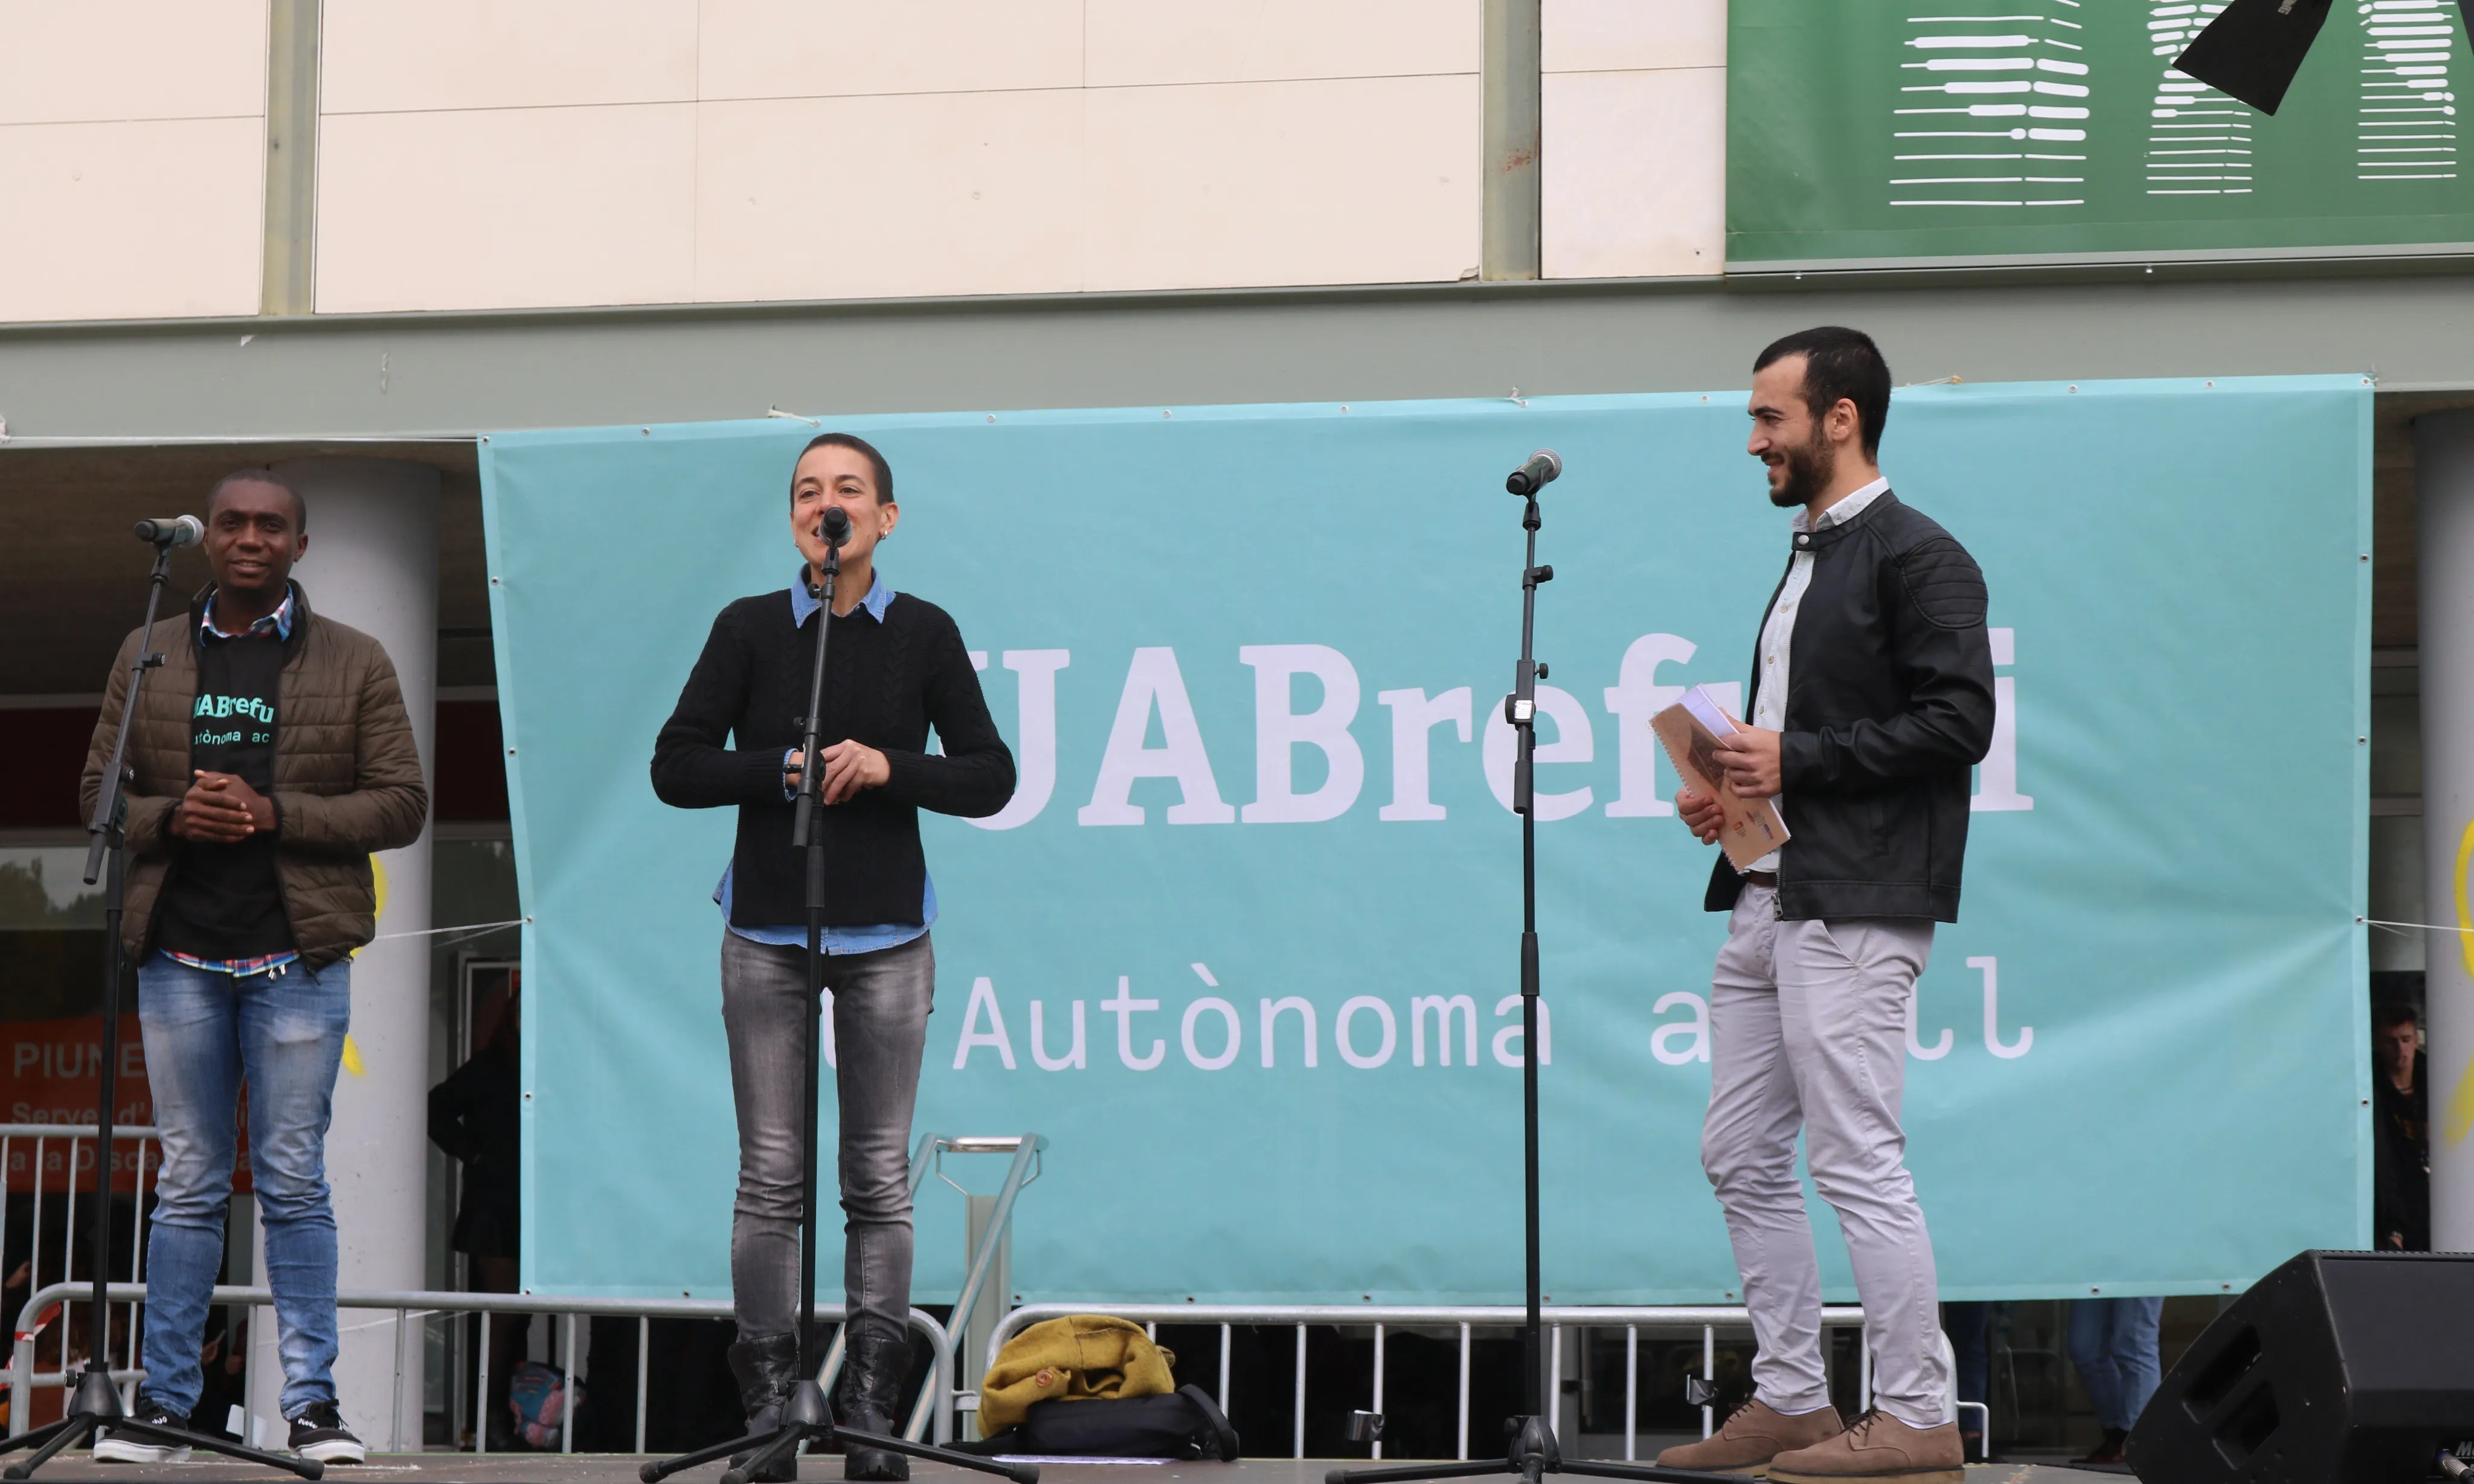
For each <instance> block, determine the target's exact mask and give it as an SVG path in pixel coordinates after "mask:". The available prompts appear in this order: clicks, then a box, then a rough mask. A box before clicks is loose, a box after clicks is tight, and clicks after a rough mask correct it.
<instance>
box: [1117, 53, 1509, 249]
mask: <svg viewBox="0 0 2474 1484" xmlns="http://www.w3.org/2000/svg"><path fill="white" fill-rule="evenodd" d="M1083 98H1084V106H1085V108H1086V109H1087V110H1088V111H1087V113H1086V122H1085V126H1084V128H1085V137H1086V138H1087V139H1088V140H1089V150H1090V160H1089V164H1088V165H1087V167H1086V168H1087V170H1088V172H1089V183H1088V185H1087V187H1086V194H1085V197H1084V203H1083V209H1082V220H1083V222H1084V223H1085V226H1084V229H1083V231H1084V235H1083V263H1084V273H1083V287H1085V288H1089V289H1148V288H1226V287H1237V286H1241V285H1254V284H1280V283H1384V282H1407V281H1434V280H1445V281H1448V280H1454V279H1457V278H1459V277H1460V276H1461V275H1462V274H1463V273H1467V272H1474V271H1475V270H1476V268H1477V262H1478V178H1477V167H1478V154H1479V111H1478V104H1479V83H1478V80H1477V78H1475V77H1473V76H1471V77H1440V78H1378V79H1369V80H1354V81H1345V82H1324V83H1251V84H1240V85H1223V86H1201V87H1140V88H1106V89H1095V90H1093V91H1091V92H1088V93H1085V94H1084V95H1083Z"/></svg>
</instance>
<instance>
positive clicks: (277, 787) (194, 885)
mask: <svg viewBox="0 0 2474 1484" xmlns="http://www.w3.org/2000/svg"><path fill="white" fill-rule="evenodd" d="M307 524H308V512H307V510H306V508H305V507H304V506H303V501H302V499H301V496H300V493H299V492H298V491H296V490H294V489H293V488H292V487H291V486H290V485H289V484H287V483H285V482H284V481H283V479H282V478H281V477H280V476H279V475H277V474H272V473H270V472H268V471H265V470H244V471H242V472H240V473H238V474H230V475H227V476H226V477H225V478H224V480H223V481H222V482H221V483H219V484H217V485H216V486H215V488H214V491H213V492H212V493H211V494H210V495H209V496H208V497H207V500H206V561H207V565H208V566H209V567H210V568H211V569H212V571H213V574H214V581H213V582H212V583H211V584H210V585H209V586H208V587H207V588H206V590H205V591H204V592H202V593H200V594H199V595H198V596H197V597H196V599H195V600H194V601H193V602H192V603H191V604H190V606H189V610H188V612H187V613H185V614H183V615H181V616H178V617H175V618H170V619H165V620H162V621H161V622H158V623H157V624H156V625H155V627H154V628H153V630H151V631H150V632H147V633H144V634H138V633H132V634H131V635H130V636H129V638H128V639H127V640H126V641H124V642H123V643H122V645H121V646H120V654H119V657H118V658H116V659H115V660H114V661H113V662H112V668H111V675H110V678H109V682H108V683H107V687H106V691H105V695H104V704H103V717H102V719H101V720H100V721H99V722H98V723H97V724H96V727H95V733H94V741H93V742H92V744H91V745H90V746H89V747H88V749H87V751H86V762H85V790H84V797H85V807H86V809H87V810H88V811H91V810H92V809H93V807H94V802H95V799H96V797H97V796H98V794H99V793H100V792H101V789H102V784H103V770H104V768H105V767H106V766H109V760H110V757H111V751H112V744H113V742H115V741H116V740H117V739H116V733H117V731H118V728H119V723H120V709H121V702H122V697H123V696H125V695H126V694H127V693H128V687H129V669H130V666H131V663H132V662H133V660H134V659H135V658H136V656H137V653H138V651H139V646H140V645H141V643H142V645H144V647H145V649H146V650H147V651H149V652H152V653H156V654H159V655H161V656H162V657H163V665H162V668H161V669H158V670H157V671H155V673H154V674H153V676H151V677H150V678H149V679H148V681H147V683H146V688H145V691H144V693H142V694H140V695H139V697H138V706H137V715H136V717H135V718H134V719H133V721H132V723H131V727H132V732H131V736H130V744H129V768H130V777H129V787H128V819H127V834H128V841H129V866H128V911H127V915H126V916H125V918H124V919H123V932H124V934H125V941H124V943H123V947H124V949H125V950H126V952H127V954H128V957H129V961H130V962H132V963H134V964H136V965H137V1017H138V1024H139V1027H140V1028H141V1030H142V1032H143V1033H144V1036H145V1043H146V1067H147V1075H148V1079H149V1082H150V1083H151V1084H152V1087H153V1090H154V1095H155V1121H156V1123H157V1124H158V1127H160V1129H161V1130H162V1150H163V1165H162V1170H161V1173H160V1175H159V1176H158V1182H157V1195H158V1199H157V1204H156V1206H155V1214H154V1219H153V1225H152V1226H151V1227H150V1228H149V1230H148V1239H147V1245H146V1259H147V1262H146V1266H147V1275H146V1276H147V1304H146V1349H145V1364H146V1380H145V1382H144V1385H143V1387H142V1390H141V1393H140V1398H139V1402H138V1408H137V1412H136V1414H135V1416H136V1419H137V1420H138V1421H141V1422H151V1423H156V1424H157V1425H159V1426H170V1427H185V1426H187V1425H188V1416H189V1412H190V1409H191V1408H193V1407H195V1406H196V1405H197V1402H198V1397H199V1393H200V1390H201V1386H202V1383H203V1379H204V1378H203V1376H202V1375H200V1372H199V1353H200V1350H201V1349H202V1345H203V1340H204V1336H205V1329H206V1300H207V1298H208V1295H209V1291H210V1290H211V1289H212V1288H213V1286H214V1282H215V1278H216V1276H217V1275H218V1274H219V1273H220V1272H221V1271H222V1269H223V1242H224V1218H225V1210H226V1207H227V1206H228V1204H230V1199H231V1175H232V1160H233V1156H234V1152H235V1147H236V1144H237V1141H238V1112H239V1102H240V1091H241V1086H242V1084H243V1083H247V1084H248V1088H249V1105H250V1112H249V1122H250V1166H251V1173H252V1177H253V1179H254V1181H255V1186H256V1190H257V1201H258V1210H259V1213H260V1219H261V1220H262V1221H263V1222H264V1224H265V1229H266V1267H267V1280H268V1282H269V1284H270V1285H271V1286H272V1287H273V1288H274V1290H275V1314H276V1323H277V1328H278V1335H277V1347H278V1351H279V1354H280V1355H281V1357H282V1361H283V1391H282V1403H281V1404H282V1410H283V1415H284V1416H285V1418H287V1419H288V1420H289V1421H290V1422H291V1423H292V1431H291V1439H290V1442H291V1447H292V1448H293V1450H294V1451H296V1452H298V1453H300V1454H302V1455H303V1456H304V1457H309V1458H315V1459H318V1460H320V1461H322V1462H355V1463H356V1462H359V1461H360V1460H361V1458H362V1456H363V1449H362V1447H361V1443H360V1440H359V1439H357V1438H355V1437H353V1436H352V1431H351V1429H350V1428H348V1427H346V1426H345V1425H344V1422H343V1418H342V1416H341V1415H340V1414H339V1413H338V1412H337V1411H336V1407H335V1382H334V1376H333V1374H332V1373H333V1367H334V1361H335V1349H336V1326H335V1214H334V1208H333V1205H332V1204H331V1203H330V1201H329V1200H328V1197H327V1154H326V1142H327V1121H328V1118H329V1115H330V1113H331V1111H332V1108H333V1101H334V1091H335V1072H336V1069H337V1067H338V1066H340V1065H341V1063H342V1058H343V1050H344V1032H345V1029H346V1027H347V1025H348V1024H349V1023H350V1020H351V1015H352V951H353V950H354V949H357V948H359V947H360V946H361V945H362V944H363V943H366V942H368V941H369V940H370V937H371V936H372V935H373V934H374V933H375V932H376V912H377V902H376V891H375V889H374V888H373V884H372V880H371V868H370V853H371V852H372V851H376V850H391V849H394V848H396V847H398V846H400V845H408V844H410V843H412V841H413V840H414V839H418V838H419V837H420V835H421V830H422V823H423V820H424V818H425V817H426V815H428V813H429V792H428V790H427V789H426V788H424V786H423V784H422V777H421V758H420V755H419V753H418V752H417V751H416V750H415V748H414V745H413V739H412V722H411V718H408V717H407V716H405V715H404V709H403V695H402V693H401V692H400V690H399V689H398V687H397V684H396V675H395V667H394V665H392V664H391V663H389V661H388V659H387V656H386V651H385V650H384V649H382V648H380V647H379V646H378V643H377V641H376V640H374V639H372V638H371V637H370V636H368V635H367V634H364V633H361V632H360V631H358V630H357V629H351V628H347V627H345V626H344V625H343V624H341V623H338V622H336V621H334V620H332V619H328V618H325V617H323V616H321V615H319V614H316V613H313V612H312V611H311V610H310V607H309V598H308V595H307V594H305V593H303V591H302V589H301V587H300V585H299V584H298V583H295V582H293V581H292V580H291V573H292V564H293V563H294V562H295V561H297V560H299V559H300V556H301V554H302V553H303V551H304V550H306V549H307V548H308V545H309V537H308V532H307ZM187 1454H188V1449H186V1448H170V1447H165V1446H162V1445H158V1444H156V1443H152V1442H148V1441H144V1440H141V1439H138V1438H136V1437H133V1436H130V1435H126V1434H123V1435H119V1436H115V1435H114V1434H113V1433H111V1432H110V1431H109V1430H107V1431H104V1432H102V1433H101V1434H99V1435H98V1436H97V1438H96V1440H95V1446H94V1456H95V1457H96V1458H97V1459H99V1460H108V1461H116V1462H121V1463H177V1462H180V1461H181V1460H182V1459H183V1458H185V1457H186V1456H187Z"/></svg>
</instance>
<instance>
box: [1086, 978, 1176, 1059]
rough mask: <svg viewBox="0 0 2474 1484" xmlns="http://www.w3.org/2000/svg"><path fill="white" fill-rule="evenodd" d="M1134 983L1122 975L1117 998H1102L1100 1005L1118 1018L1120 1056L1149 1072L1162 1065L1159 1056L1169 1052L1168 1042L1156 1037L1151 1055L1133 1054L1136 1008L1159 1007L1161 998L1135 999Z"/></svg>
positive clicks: (1119, 980) (1118, 1055) (1118, 1051)
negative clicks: (1139, 1055) (1142, 1056)
mask: <svg viewBox="0 0 2474 1484" xmlns="http://www.w3.org/2000/svg"><path fill="white" fill-rule="evenodd" d="M1133 985H1134V982H1133V980H1132V979H1130V978H1128V977H1127V976H1126V975H1123V974H1120V975H1118V976H1117V997H1116V998H1115V999H1113V1000H1102V1001H1101V1002H1100V1008H1101V1009H1102V1010H1106V1011H1107V1012H1108V1013H1109V1014H1112V1015H1114V1016H1116V1017H1117V1059H1118V1060H1119V1061H1122V1062H1124V1063H1125V1064H1126V1065H1127V1066H1128V1067H1130V1068H1132V1069H1133V1070H1135V1071H1137V1072H1148V1071H1150V1070H1151V1069H1152V1068H1153V1067H1155V1066H1157V1065H1159V1064H1160V1058H1163V1057H1166V1056H1167V1055H1168V1042H1166V1041H1160V1040H1155V1041H1153V1042H1152V1052H1151V1055H1150V1056H1148V1057H1144V1058H1136V1057H1135V1056H1134V1011H1136V1010H1157V1009H1159V1001H1157V1000H1137V999H1135V998H1134V997H1133Z"/></svg>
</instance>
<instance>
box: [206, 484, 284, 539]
mask: <svg viewBox="0 0 2474 1484" xmlns="http://www.w3.org/2000/svg"><path fill="white" fill-rule="evenodd" d="M235 484H271V485H274V486H275V487H276V488H277V489H279V490H281V491H282V492H283V493H284V494H286V495H289V496H291V497H292V528H293V529H294V530H296V531H305V530H307V529H308V528H309V502H308V501H307V500H305V499H302V498H301V491H300V490H299V489H298V488H297V487H295V486H294V484H293V483H292V481H291V480H289V479H286V478H285V477H283V476H282V475H281V474H277V473H276V472H275V471H274V470H272V469H235V470H233V471H232V472H231V473H230V474H226V475H224V476H223V477H222V478H220V479H217V480H216V481H215V487H214V488H213V489H210V490H208V491H206V516H207V519H209V520H211V519H213V517H214V513H215V501H216V499H219V498H221V497H222V495H223V492H224V491H226V490H228V489H230V488H231V487H232V486H233V485H235Z"/></svg>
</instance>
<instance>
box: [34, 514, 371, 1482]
mask: <svg viewBox="0 0 2474 1484" xmlns="http://www.w3.org/2000/svg"><path fill="white" fill-rule="evenodd" d="M172 546H173V543H172V542H171V541H170V540H169V539H164V538H158V539H157V540H156V542H155V573H154V576H153V578H152V579H151V583H150V585H149V586H148V588H147V590H146V622H145V624H144V626H142V627H140V628H139V629H138V631H137V656H136V658H135V659H134V660H133V661H132V662H131V663H130V666H129V693H127V694H126V695H124V696H122V697H121V701H120V732H119V735H118V736H116V737H114V738H113V739H112V743H111V764H110V766H108V767H106V768H105V769H104V772H103V787H102V790H101V791H100V792H99V793H98V794H97V795H96V798H95V801H94V817H93V818H92V819H90V820H88V821H87V822H86V827H85V828H86V838H87V844H86V852H85V884H86V885H87V886H89V887H91V886H93V885H94V884H95V880H96V878H97V877H101V878H102V879H103V882H104V888H103V945H104V946H103V1072H102V1077H103V1085H102V1088H101V1089H100V1091H101V1097H100V1098H99V1100H98V1102H97V1104H96V1118H97V1121H98V1122H99V1123H100V1124H101V1126H102V1127H100V1128H99V1129H97V1130H96V1131H95V1132H96V1137H95V1155H94V1213H93V1219H92V1222H91V1224H90V1225H88V1227H87V1228H86V1265H87V1269H88V1271H89V1272H90V1273H91V1274H92V1276H93V1277H94V1297H93V1298H92V1299H91V1300H90V1301H88V1302H91V1303H92V1304H93V1309H92V1313H93V1316H94V1317H93V1320H92V1322H91V1324H90V1325H89V1326H88V1328H87V1335H86V1339H87V1349H86V1357H85V1370H84V1371H83V1372H81V1373H79V1375H78V1383H77V1390H76V1391H75V1392H74V1393H72V1394H71V1395H70V1397H69V1402H68V1410H67V1413H66V1414H65V1415H64V1416H62V1417H61V1420H60V1421H59V1422H57V1423H51V1424H50V1425H48V1426H43V1427H37V1428H36V1429H34V1430H33V1431H31V1432H27V1433H24V1434H21V1435H19V1436H17V1437H14V1438H11V1439H8V1440H7V1441H6V1442H0V1453H11V1452H14V1451H16V1450H17V1449H19V1448H33V1449H34V1450H35V1452H34V1456H33V1457H31V1458H26V1459H22V1460H20V1461H19V1462H16V1463H13V1464H11V1465H10V1466H9V1467H8V1469H7V1471H6V1476H7V1477H9V1478H12V1479H22V1478H27V1477H30V1476H32V1475H33V1473H34V1472H35V1471H36V1470H37V1469H39V1468H41V1467H42V1466H43V1465H45V1464H47V1463H49V1462H51V1461H52V1459H53V1457H54V1456H55V1455H57V1454H58V1453H59V1452H60V1451H61V1449H63V1448H68V1447H69V1446H71V1445H72V1444H75V1443H77V1442H78V1441H79V1440H80V1439H83V1438H85V1437H87V1436H90V1435H92V1434H95V1433H99V1432H107V1431H108V1432H110V1433H111V1434H113V1435H114V1436H127V1437H131V1438H136V1439H140V1440H142V1441H144V1442H147V1443H155V1444H161V1445H164V1446H167V1447H171V1448H205V1449H206V1450H207V1451H208V1452H213V1453H223V1454H227V1455H229V1456H230V1457H233V1458H245V1459H247V1460H249V1461H250V1462H251V1463H255V1464H266V1465H269V1466H271V1467H273V1468H277V1469H288V1470H290V1471H291V1472H294V1473H297V1474H299V1475H301V1476H302V1477H303V1478H304V1479H314V1478H317V1477H318V1476H319V1475H320V1474H322V1473H324V1472H326V1468H327V1466H326V1465H324V1464H322V1463H320V1462H318V1460H316V1459H314V1458H299V1457H294V1456H290V1455H287V1454H283V1453H269V1452H265V1451H263V1450H261V1449H258V1448H247V1447H244V1446H243V1445H241V1444H238V1443H234V1442H230V1441H228V1440H226V1439H223V1438H210V1437H206V1436H204V1435H203V1434H200V1433H194V1432H184V1431H182V1430H181V1429H179V1428H175V1427H158V1426H156V1425H155V1424H154V1423H140V1422H133V1421H131V1420H130V1418H129V1416H128V1414H127V1412H126V1411H125V1410H124V1409H123V1408H122V1407H121V1405H120V1393H119V1392H118V1391H117V1390H115V1389H113V1387H112V1384H111V1309H110V1307H109V1295H108V1285H109V1276H110V1271H111V1126H112V1106H111V1104H112V1100H113V1099H114V1098H115V1097H117V1096H119V1092H120V1084H119V1076H118V1074H119V1071H120V981H121V977H122V975H123V974H125V973H126V972H127V965H126V964H125V963H124V962H123V961H122V956H121V947H120V919H121V913H122V910H123V907H124V905H125V901H126V897H127V888H128V841H127V839H126V838H125V833H124V827H125V825H126V822H127V820H128V816H129V801H128V795H127V785H128V776H129V775H128V766H129V723H130V722H131V721H132V720H133V719H134V718H136V716H137V693H138V691H139V689H140V688H142V687H143V686H144V685H145V683H146V672H147V671H148V670H150V669H156V668H157V667H158V666H160V665H161V664H162V663H163V656H161V655H159V654H149V653H147V652H146V643H147V641H148V640H149V639H151V638H153V637H154V631H155V613H156V610H157V609H158V607H159V606H161V603H162V600H163V589H164V587H165V586H166V585H167V584H168V583H170V581H171V580H172ZM71 1173H72V1176H74V1173H75V1172H71ZM144 1219H145V1212H143V1211H136V1212H134V1213H133V1220H139V1221H142V1220H144Z"/></svg>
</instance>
